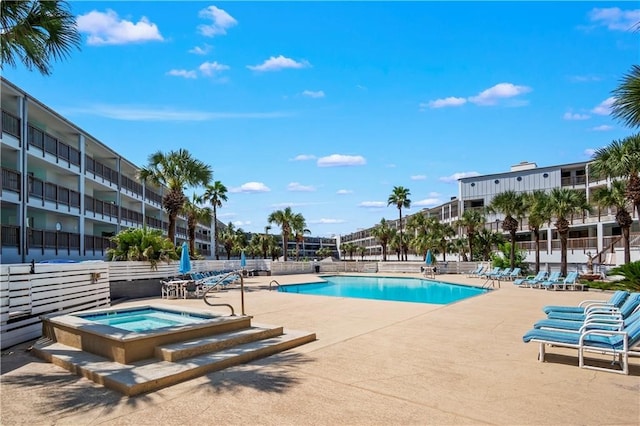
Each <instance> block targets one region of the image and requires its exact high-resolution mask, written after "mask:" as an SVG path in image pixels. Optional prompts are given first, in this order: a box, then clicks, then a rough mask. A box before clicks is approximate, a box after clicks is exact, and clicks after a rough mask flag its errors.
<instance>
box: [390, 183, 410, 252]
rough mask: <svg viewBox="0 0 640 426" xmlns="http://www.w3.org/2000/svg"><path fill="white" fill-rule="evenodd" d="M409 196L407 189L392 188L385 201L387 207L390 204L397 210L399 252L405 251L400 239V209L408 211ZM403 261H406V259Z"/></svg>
mask: <svg viewBox="0 0 640 426" xmlns="http://www.w3.org/2000/svg"><path fill="white" fill-rule="evenodd" d="M409 195H411V192H410V191H409V189H408V188H404V187H402V186H394V187H393V192H391V195H389V199H388V200H387V206H390V205H391V204H393V205H395V206H396V207H397V208H398V212H399V214H400V220H399V222H398V228H399V229H400V243H401V246H400V251H401V252H403V251H406V247H404V246H403V244H404V238H402V208H403V207H404V208H407V209H408V208H410V207H411V200H410V199H409ZM405 256H406V253H405ZM405 260H407V259H406V257H405Z"/></svg>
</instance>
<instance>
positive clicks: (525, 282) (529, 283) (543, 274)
mask: <svg viewBox="0 0 640 426" xmlns="http://www.w3.org/2000/svg"><path fill="white" fill-rule="evenodd" d="M546 278H547V271H540V272H538V273H537V274H536V275H535V276H532V275H529V276H527V277H526V278H518V279H516V280H513V284H514V285H517V286H520V287H533V286H534V285H535V283H538V282H540V281H544V280H545V279H546Z"/></svg>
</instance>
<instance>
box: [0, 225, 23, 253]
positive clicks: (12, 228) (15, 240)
mask: <svg viewBox="0 0 640 426" xmlns="http://www.w3.org/2000/svg"><path fill="white" fill-rule="evenodd" d="M1 240H2V244H1V245H0V253H2V247H17V248H18V253H20V227H19V226H16V225H2V232H1Z"/></svg>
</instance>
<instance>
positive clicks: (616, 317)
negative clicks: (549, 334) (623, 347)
mask: <svg viewBox="0 0 640 426" xmlns="http://www.w3.org/2000/svg"><path fill="white" fill-rule="evenodd" d="M637 319H640V306H636V308H635V309H634V310H633V311H632V313H631V314H630V315H628V316H626V317H624V316H623V315H622V314H620V313H617V314H599V313H594V314H592V315H589V316H587V317H586V319H585V320H584V321H571V320H561V319H549V318H545V319H542V320H540V321H537V322H536V323H535V324H533V328H542V329H549V330H561V331H570V332H575V333H581V332H583V331H584V330H590V329H594V328H599V329H603V330H621V329H622V328H623V327H626V326H629V324H630V323H632V322H633V321H636V320H637Z"/></svg>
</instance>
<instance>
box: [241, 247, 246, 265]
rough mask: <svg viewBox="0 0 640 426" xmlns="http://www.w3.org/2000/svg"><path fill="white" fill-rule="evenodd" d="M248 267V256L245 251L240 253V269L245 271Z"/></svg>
mask: <svg viewBox="0 0 640 426" xmlns="http://www.w3.org/2000/svg"><path fill="white" fill-rule="evenodd" d="M246 266H247V256H245V254H244V250H242V253H240V267H241V268H242V269H244V268H245V267H246Z"/></svg>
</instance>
